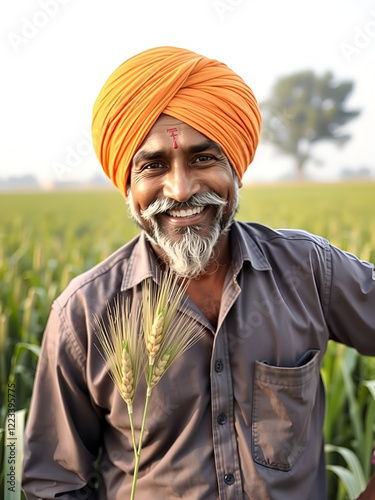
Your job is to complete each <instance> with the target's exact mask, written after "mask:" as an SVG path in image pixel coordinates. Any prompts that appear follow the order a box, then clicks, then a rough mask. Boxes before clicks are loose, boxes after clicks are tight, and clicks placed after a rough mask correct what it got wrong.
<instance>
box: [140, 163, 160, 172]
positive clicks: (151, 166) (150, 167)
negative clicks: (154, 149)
mask: <svg viewBox="0 0 375 500" xmlns="http://www.w3.org/2000/svg"><path fill="white" fill-rule="evenodd" d="M162 166H163V165H162V164H161V163H157V162H154V163H147V165H144V167H143V168H142V170H147V169H149V170H152V169H155V168H160V167H162Z"/></svg>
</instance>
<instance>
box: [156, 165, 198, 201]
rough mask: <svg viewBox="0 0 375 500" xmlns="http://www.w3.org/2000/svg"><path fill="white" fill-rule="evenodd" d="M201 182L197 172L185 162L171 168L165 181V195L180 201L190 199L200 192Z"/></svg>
mask: <svg viewBox="0 0 375 500" xmlns="http://www.w3.org/2000/svg"><path fill="white" fill-rule="evenodd" d="M199 188H200V182H199V180H198V177H197V173H196V172H195V171H194V170H191V169H189V167H188V166H186V165H184V164H181V163H179V164H177V165H174V166H173V167H171V168H170V170H169V172H168V173H167V175H166V178H165V182H164V196H165V197H166V198H171V199H173V200H176V201H178V202H180V203H183V202H185V201H188V200H189V199H190V198H191V197H192V196H193V194H196V193H198V192H199Z"/></svg>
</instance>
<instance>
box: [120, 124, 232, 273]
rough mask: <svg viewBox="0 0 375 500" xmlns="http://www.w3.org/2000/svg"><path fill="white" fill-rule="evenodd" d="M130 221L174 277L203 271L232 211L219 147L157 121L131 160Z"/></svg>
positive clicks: (229, 186) (229, 180)
mask: <svg viewBox="0 0 375 500" xmlns="http://www.w3.org/2000/svg"><path fill="white" fill-rule="evenodd" d="M129 204H130V208H131V210H132V214H133V217H134V218H135V220H136V221H137V222H138V224H139V225H140V226H141V227H142V228H143V229H144V230H145V231H146V233H147V235H148V237H149V238H150V240H151V241H152V242H153V243H154V244H156V245H157V246H158V247H159V248H160V249H161V250H162V251H163V252H164V254H165V256H166V257H167V260H168V261H169V265H170V266H171V267H172V269H174V270H175V271H176V272H177V273H178V274H180V275H183V276H190V277H191V276H196V275H198V274H200V273H202V272H204V269H205V268H206V267H207V265H208V263H209V262H210V260H211V258H213V257H215V250H216V247H217V244H218V242H219V240H220V237H221V236H222V235H223V234H225V232H226V231H227V230H228V228H229V226H230V224H231V222H232V220H233V217H234V215H235V212H236V210H237V205H238V183H237V180H236V179H235V178H234V176H233V170H232V167H231V165H230V163H229V161H228V159H227V157H226V156H225V154H224V153H223V151H222V149H221V147H220V146H219V145H218V144H216V143H215V142H213V141H211V140H209V139H208V138H207V137H206V136H205V135H203V134H201V133H200V132H198V131H197V130H195V129H194V128H192V127H190V126H189V125H187V124H186V123H184V122H182V121H180V120H177V119H176V118H172V117H170V116H168V115H161V116H160V117H159V119H158V120H157V121H156V123H155V125H154V126H153V127H152V129H151V130H150V132H149V134H148V135H147V137H146V139H145V140H144V142H143V144H142V145H141V147H140V148H139V149H138V151H137V152H136V154H135V155H134V157H133V161H132V165H131V175H130V193H129Z"/></svg>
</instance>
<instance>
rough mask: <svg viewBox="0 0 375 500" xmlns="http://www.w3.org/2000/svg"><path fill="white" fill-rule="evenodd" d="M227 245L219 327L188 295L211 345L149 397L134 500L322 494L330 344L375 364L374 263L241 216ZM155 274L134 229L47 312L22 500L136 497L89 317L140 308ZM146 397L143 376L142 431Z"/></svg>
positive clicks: (193, 351)
mask: <svg viewBox="0 0 375 500" xmlns="http://www.w3.org/2000/svg"><path fill="white" fill-rule="evenodd" d="M230 242H231V256H232V265H231V268H230V270H229V272H228V274H227V277H226V281H225V284H224V288H223V294H222V300H221V307H220V313H219V318H218V324H217V328H213V327H212V325H210V323H209V322H208V321H207V319H206V318H205V317H204V316H203V315H202V313H201V312H200V311H199V309H198V308H197V307H196V306H195V305H194V304H193V303H192V302H191V301H188V305H189V308H190V310H189V312H188V314H190V313H191V314H192V315H193V314H194V315H198V321H199V322H201V324H202V325H203V326H204V328H205V336H204V337H203V338H202V339H201V340H200V341H199V342H198V343H197V344H195V345H194V346H193V347H192V348H190V349H189V350H188V351H187V352H186V353H185V354H184V355H183V356H182V357H180V358H179V359H178V360H176V361H175V362H174V364H172V366H171V367H170V369H169V370H168V371H167V373H166V375H165V376H164V377H163V378H162V379H161V381H160V382H159V384H158V385H157V386H156V387H155V388H154V390H153V393H152V396H151V402H150V409H149V416H148V418H147V425H146V432H145V436H144V445H143V451H142V455H141V462H140V470H139V476H138V483H137V492H136V498H137V499H144V500H148V499H150V498H152V499H153V500H165V499H166V498H188V499H189V500H194V499H196V500H198V499H205V500H216V499H218V498H220V499H223V500H224V499H225V500H235V499H236V500H237V499H242V498H244V499H248V498H249V499H253V500H263V499H264V500H266V499H272V500H301V499H306V500H322V499H324V498H326V491H325V463H324V449H323V436H322V429H323V422H324V398H325V396H324V389H323V384H322V380H321V377H320V366H321V361H322V357H323V355H324V352H325V350H326V347H327V342H328V340H329V339H330V338H331V339H334V340H337V341H339V342H343V343H344V344H347V345H349V346H353V347H355V348H356V349H357V350H358V351H359V352H361V353H363V354H366V355H375V274H374V270H373V266H372V265H371V264H369V263H366V262H361V261H359V260H358V259H357V258H356V257H355V256H353V255H351V254H348V253H346V252H343V251H341V250H339V249H337V248H335V247H333V246H331V245H330V244H329V243H328V242H327V241H326V240H325V239H323V238H320V237H317V236H314V235H311V234H309V233H307V232H305V231H296V230H279V231H274V230H272V229H269V228H267V227H265V226H262V225H260V224H245V223H240V222H235V223H234V224H233V226H232V228H231V232H230ZM156 267H157V261H156V259H155V255H154V253H153V251H152V250H151V248H150V247H149V244H148V243H147V241H146V238H145V235H144V234H143V233H142V234H141V235H140V236H139V237H137V238H135V239H134V240H132V241H131V242H130V243H128V244H127V245H125V246H124V247H122V248H121V249H119V250H118V251H117V252H116V253H114V254H113V255H112V256H110V257H109V258H108V259H106V260H105V261H104V262H102V263H101V264H99V265H97V266H96V267H94V268H93V269H91V270H90V271H88V272H86V273H84V274H82V275H81V276H79V277H77V278H75V279H74V280H73V281H72V283H71V284H70V285H69V287H68V288H67V289H66V290H65V292H64V293H63V294H62V295H61V296H60V297H59V298H58V299H57V300H56V301H55V302H54V304H53V308H52V312H51V315H50V318H49V321H48V324H47V328H46V332H45V335H44V339H43V348H42V354H41V358H40V361H39V365H38V370H37V375H36V380H35V385H34V393H33V398H32V403H31V409H30V415H29V418H28V422H27V429H26V437H25V439H26V446H25V461H24V474H23V486H24V489H25V492H26V495H27V498H28V499H35V498H53V497H54V495H56V494H59V495H61V494H62V493H65V494H63V495H62V496H60V498H63V499H64V498H86V499H88V498H90V497H92V498H105V496H104V494H103V493H91V489H90V486H87V483H88V484H89V485H90V484H93V483H94V482H96V483H99V486H101V487H102V489H105V490H106V491H107V496H108V499H109V500H114V499H123V498H130V489H131V482H132V472H133V468H134V456H133V448H132V441H131V435H130V426H129V420H128V414H127V408H126V404H125V403H124V402H123V400H122V399H121V397H120V395H119V393H118V391H117V389H116V388H115V387H114V385H113V382H112V381H111V378H110V377H109V376H108V372H107V369H106V367H105V365H104V363H103V360H102V358H101V356H100V354H99V352H98V349H97V348H96V346H95V345H98V341H97V339H96V335H95V332H94V330H93V315H94V314H101V313H104V312H105V308H106V305H107V302H109V303H113V301H114V299H115V298H116V296H118V294H120V295H122V296H129V297H131V298H132V300H138V298H139V297H140V290H141V288H140V286H141V283H142V281H143V280H144V279H145V278H146V277H148V276H153V277H154V279H156ZM181 314H182V313H181ZM145 390H146V387H145V382H144V377H141V380H140V383H139V386H138V389H137V395H136V399H135V403H134V420H135V428H136V432H138V431H139V429H140V427H141V420H142V412H143V403H144V394H145ZM100 447H102V452H101V469H102V476H100V475H99V474H98V473H97V472H96V471H95V469H94V461H95V459H96V457H97V455H98V450H99V448H100ZM74 490H79V491H76V492H74ZM66 492H70V493H66Z"/></svg>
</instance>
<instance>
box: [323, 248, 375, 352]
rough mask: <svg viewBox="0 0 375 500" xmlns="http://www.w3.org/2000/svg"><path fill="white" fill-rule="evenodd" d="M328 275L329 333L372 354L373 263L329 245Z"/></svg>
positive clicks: (374, 336)
mask: <svg viewBox="0 0 375 500" xmlns="http://www.w3.org/2000/svg"><path fill="white" fill-rule="evenodd" d="M330 251H331V262H330V263H329V264H330V266H331V268H330V270H331V279H330V282H329V283H328V301H327V303H328V307H327V311H326V314H327V316H326V317H327V324H328V326H329V328H330V331H331V337H332V338H333V339H334V340H337V341H338V342H342V343H344V344H346V345H349V346H351V347H354V348H355V349H357V351H359V352H360V353H361V354H364V355H367V356H375V272H374V266H373V265H372V264H370V263H368V262H363V261H360V260H359V259H358V258H357V257H355V256H354V255H352V254H349V253H347V252H343V251H342V250H339V249H338V248H335V247H330Z"/></svg>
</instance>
